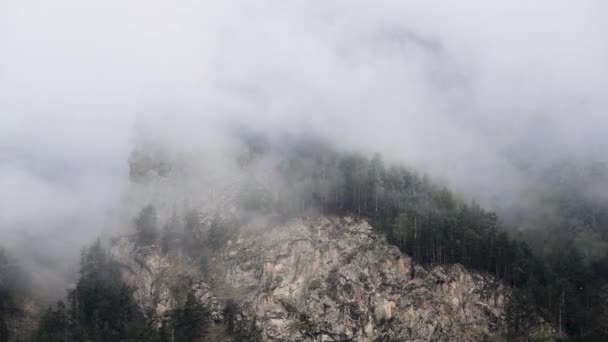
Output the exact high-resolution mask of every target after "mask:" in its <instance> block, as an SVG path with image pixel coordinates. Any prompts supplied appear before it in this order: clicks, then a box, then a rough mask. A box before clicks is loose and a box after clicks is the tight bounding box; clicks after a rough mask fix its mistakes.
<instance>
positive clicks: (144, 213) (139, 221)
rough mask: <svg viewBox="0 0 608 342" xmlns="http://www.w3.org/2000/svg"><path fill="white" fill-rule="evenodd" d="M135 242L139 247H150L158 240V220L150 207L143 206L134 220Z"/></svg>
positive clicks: (153, 209) (154, 210) (154, 211)
mask: <svg viewBox="0 0 608 342" xmlns="http://www.w3.org/2000/svg"><path fill="white" fill-rule="evenodd" d="M135 229H136V232H137V242H138V244H140V245H144V246H147V245H151V244H154V243H156V241H157V240H158V218H157V215H156V209H155V208H154V206H152V205H147V206H145V207H144V208H143V209H142V210H141V212H140V213H139V216H138V217H137V218H136V219H135Z"/></svg>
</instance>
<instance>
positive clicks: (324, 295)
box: [112, 217, 509, 341]
mask: <svg viewBox="0 0 608 342" xmlns="http://www.w3.org/2000/svg"><path fill="white" fill-rule="evenodd" d="M131 240H132V239H130V238H128V237H124V238H120V239H118V240H116V241H115V243H114V245H113V248H112V254H113V255H114V257H115V258H116V259H117V260H118V261H119V262H120V263H121V264H122V265H123V266H124V276H125V280H126V281H127V282H128V283H129V284H131V285H132V286H133V287H134V288H135V289H136V291H135V298H136V299H137V301H138V303H140V305H141V306H142V307H143V308H145V309H146V310H148V311H152V312H155V313H157V314H162V313H163V312H165V311H166V310H167V309H169V308H171V307H172V305H174V304H175V303H176V300H177V299H176V296H177V295H178V292H179V289H180V284H181V286H182V287H183V284H187V287H188V290H195V293H196V294H197V296H198V297H199V298H200V299H201V300H203V301H204V302H206V303H207V304H208V305H210V306H211V307H212V308H213V315H214V316H213V317H214V319H215V320H221V305H222V301H223V300H224V299H228V298H231V299H235V300H237V301H238V302H239V303H240V304H241V306H242V307H243V308H245V310H246V311H247V314H248V315H249V316H250V317H251V318H255V321H256V322H257V324H258V326H259V327H260V328H261V330H262V332H263V336H264V338H265V339H266V340H268V341H345V340H351V341H374V340H380V341H393V340H394V341H465V340H471V341H472V340H476V339H479V338H481V337H484V336H498V335H500V334H502V333H503V332H504V320H503V310H504V305H505V298H507V297H508V296H509V289H508V288H506V287H505V286H503V285H502V284H501V283H500V282H497V281H496V280H495V279H493V278H492V277H490V276H485V275H481V274H478V273H474V272H470V271H468V270H466V269H464V268H463V267H462V266H460V265H454V266H435V267H422V266H420V265H417V264H415V263H414V262H413V261H412V259H411V258H409V257H408V256H405V255H403V254H402V253H401V252H400V251H399V250H398V249H397V248H396V247H395V246H392V245H390V244H388V243H387V242H386V241H385V239H384V238H383V237H382V236H378V235H377V234H376V233H375V232H374V230H373V228H372V227H370V225H369V224H368V223H367V222H366V221H363V220H355V219H353V218H349V217H344V218H339V217H315V218H308V219H294V220H292V221H289V222H287V223H284V224H278V225H275V226H272V227H248V226H245V227H241V228H240V229H239V230H238V233H236V234H235V235H234V236H232V237H231V238H230V239H229V240H228V241H227V242H226V243H225V244H224V246H222V247H221V248H220V249H218V250H217V251H216V252H215V253H214V255H213V256H212V260H211V261H210V268H209V270H208V272H207V273H206V274H205V273H203V272H202V271H201V270H200V268H199V267H197V265H196V263H195V262H193V261H191V260H189V259H188V258H187V257H179V256H175V255H173V256H165V255H163V254H162V253H161V252H160V248H158V247H156V246H151V247H146V248H137V247H136V246H135V245H134V244H133V242H131ZM182 290H183V288H182Z"/></svg>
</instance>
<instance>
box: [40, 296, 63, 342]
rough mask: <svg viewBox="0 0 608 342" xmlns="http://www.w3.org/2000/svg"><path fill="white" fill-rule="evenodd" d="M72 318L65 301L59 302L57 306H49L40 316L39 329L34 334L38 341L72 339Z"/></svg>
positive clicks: (56, 341)
mask: <svg viewBox="0 0 608 342" xmlns="http://www.w3.org/2000/svg"><path fill="white" fill-rule="evenodd" d="M70 328H71V327H70V318H69V316H68V311H67V309H66V306H65V304H64V303H63V302H61V301H60V302H58V303H57V305H56V308H55V309H53V308H48V309H47V311H46V312H45V313H44V314H43V315H42V317H41V318H40V322H39V323H38V330H37V331H36V333H35V334H34V336H33V340H34V341H38V342H63V341H69V340H71V334H70Z"/></svg>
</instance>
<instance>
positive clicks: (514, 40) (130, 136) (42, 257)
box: [0, 0, 608, 288]
mask: <svg viewBox="0 0 608 342" xmlns="http://www.w3.org/2000/svg"><path fill="white" fill-rule="evenodd" d="M606 32H608V4H606V3H605V1H601V0H598V1H591V0H581V1H576V2H573V1H567V0H551V1H549V0H543V1H534V2H530V1H523V0H518V1H502V2H487V1H481V0H468V1H458V2H450V1H448V2H446V1H424V2H419V1H388V0H387V1H374V2H367V1H352V0H351V1H346V0H344V1H331V2H327V1H256V2H233V1H205V2H201V1H190V0H181V1H154V0H153V1H143V0H130V1H118V0H106V1H76V0H73V1H70V0H57V1H43V0H39V1H35V0H4V1H1V2H0V185H1V189H2V192H1V194H0V234H1V235H0V236H1V242H0V245H4V246H5V247H7V248H9V249H11V250H12V251H13V252H14V253H15V254H17V255H18V256H22V259H23V260H26V261H25V263H27V264H28V266H29V267H31V268H33V269H34V270H36V273H37V274H38V275H39V277H40V278H41V279H42V278H44V279H45V280H46V279H49V277H55V278H56V280H55V283H56V284H61V282H62V279H64V275H65V274H70V272H71V270H72V267H73V266H71V265H72V261H73V260H75V258H74V257H75V256H77V255H78V252H79V249H80V247H81V246H82V245H83V243H86V242H88V241H91V240H92V239H93V238H94V237H95V236H98V235H99V234H103V232H106V231H108V230H111V229H114V228H115V225H116V222H115V217H116V215H115V213H116V212H117V211H119V210H120V206H121V201H122V200H123V199H124V195H125V191H126V189H127V185H128V164H127V160H128V156H129V153H130V151H131V149H132V147H133V145H134V144H135V143H136V141H137V127H140V126H141V125H143V124H142V123H145V122H161V124H156V125H151V126H149V127H152V128H151V132H152V133H151V134H152V135H154V133H155V132H158V135H159V136H168V137H170V139H172V140H173V141H174V142H179V143H180V144H182V146H187V145H188V144H191V143H194V142H197V143H204V144H206V145H207V146H210V147H213V148H215V147H217V148H218V149H219V147H220V145H221V144H222V143H223V142H224V139H222V138H221V136H222V129H223V128H224V127H227V126H229V125H231V124H238V125H241V126H244V127H248V128H251V129H256V130H260V131H263V132H265V133H266V134H268V135H271V136H272V135H277V134H286V133H301V132H314V133H315V134H319V135H320V136H322V137H325V138H326V139H328V140H329V141H331V142H333V143H334V144H336V145H337V146H339V147H340V148H344V149H349V150H357V151H364V152H369V153H371V152H375V151H378V152H381V153H382V154H383V155H384V156H385V158H386V159H388V160H391V161H396V162H402V163H405V164H408V165H410V166H412V167H414V168H416V169H419V170H421V171H422V172H426V173H428V174H430V175H431V176H432V177H434V178H435V179H437V180H438V181H442V182H446V183H448V184H450V186H451V187H452V188H454V189H456V190H457V191H459V192H461V193H462V194H464V195H465V196H469V197H471V198H475V199H477V200H478V201H479V202H480V203H482V204H483V205H484V206H486V207H489V208H491V209H496V208H498V209H500V208H508V207H510V206H512V205H513V203H518V202H520V201H522V200H523V199H522V196H523V194H524V193H525V190H526V189H527V188H528V187H529V186H530V182H531V180H530V179H528V178H527V175H526V174H525V173H522V166H521V165H526V167H528V168H538V169H542V167H543V165H549V164H550V163H552V162H553V161H555V160H562V159H567V160H598V161H602V162H604V161H606V159H607V157H606V154H605V152H604V151H605V148H606V147H607V143H608V138H606V134H605V132H606V127H607V124H608V114H607V113H606V112H605V108H607V105H608V103H607V102H608V99H607V97H606V96H605V95H604V93H605V92H606V89H608V40H607V39H606V38H605V34H606ZM159 117H162V118H163V119H162V120H161V121H157V120H158V118H159ZM147 132H148V133H147V134H150V129H149V130H148V131H147ZM41 246H44V248H41ZM56 267H60V268H61V269H62V272H55V269H56ZM57 287H58V288H59V287H60V286H59V285H57Z"/></svg>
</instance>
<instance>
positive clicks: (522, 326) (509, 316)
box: [505, 289, 535, 338]
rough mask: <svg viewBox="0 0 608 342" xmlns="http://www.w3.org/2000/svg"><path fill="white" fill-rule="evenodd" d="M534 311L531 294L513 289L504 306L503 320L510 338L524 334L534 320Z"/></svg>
mask: <svg viewBox="0 0 608 342" xmlns="http://www.w3.org/2000/svg"><path fill="white" fill-rule="evenodd" d="M534 316H535V311H534V306H533V302H532V298H531V296H530V295H529V294H528V293H527V292H526V291H525V290H520V289H514V290H513V293H512V295H511V298H510V300H509V301H508V303H507V306H506V308H505V320H506V322H507V329H508V332H509V336H510V337H511V338H517V337H518V336H521V335H525V334H526V333H527V332H528V329H529V328H530V326H531V325H532V323H533V322H534V321H535V317H534Z"/></svg>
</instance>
